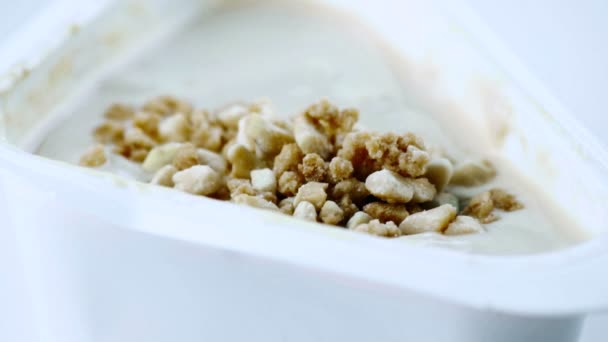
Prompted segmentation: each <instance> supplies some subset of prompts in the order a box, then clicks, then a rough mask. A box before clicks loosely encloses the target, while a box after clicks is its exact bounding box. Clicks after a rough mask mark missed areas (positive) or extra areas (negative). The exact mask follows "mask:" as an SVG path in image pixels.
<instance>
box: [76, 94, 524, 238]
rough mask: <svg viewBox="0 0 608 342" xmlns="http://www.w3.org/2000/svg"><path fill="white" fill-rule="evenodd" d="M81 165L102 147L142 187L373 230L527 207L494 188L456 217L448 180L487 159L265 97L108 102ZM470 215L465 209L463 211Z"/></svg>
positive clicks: (320, 107)
mask: <svg viewBox="0 0 608 342" xmlns="http://www.w3.org/2000/svg"><path fill="white" fill-rule="evenodd" d="M104 116H105V119H104V120H105V121H104V122H103V123H102V124H100V125H99V126H97V127H96V128H95V130H94V132H93V136H94V138H95V140H96V141H97V142H99V143H100V145H96V146H95V147H93V148H92V149H91V150H89V151H87V153H86V154H84V155H83V156H82V158H81V161H80V163H81V164H82V165H85V166H91V167H95V166H100V165H102V164H104V163H105V162H106V155H105V148H106V147H104V145H102V144H105V145H109V146H108V147H107V148H108V150H112V151H113V152H114V153H117V154H120V155H121V156H123V157H125V158H127V159H129V160H131V161H132V162H135V163H138V164H140V165H141V168H142V170H143V171H144V172H147V173H149V175H150V178H151V180H150V183H151V184H156V185H160V186H165V187H171V188H174V189H177V190H181V191H184V192H187V193H190V194H193V195H200V196H207V197H210V198H214V199H219V200H230V201H232V202H234V203H236V204H245V205H248V206H253V207H256V208H261V209H269V210H273V211H278V212H281V213H284V214H287V215H291V216H293V217H296V218H300V219H304V220H308V221H313V222H322V223H325V224H328V225H336V226H341V227H345V228H348V229H351V230H353V231H357V232H365V233H368V234H373V235H376V236H383V237H397V236H400V235H402V234H417V233H423V232H429V231H432V232H438V233H443V234H445V235H460V234H472V233H480V232H483V231H484V228H483V226H482V225H481V223H490V222H492V221H494V220H496V219H497V218H498V217H497V216H496V215H495V214H494V211H495V209H501V210H504V211H513V210H518V209H521V208H522V207H523V206H522V204H521V203H520V202H518V201H517V200H516V199H515V197H514V196H513V195H511V194H509V193H507V192H506V191H504V190H502V189H492V190H489V191H486V192H483V193H481V194H479V195H477V196H475V197H473V198H472V199H471V200H470V201H469V203H468V205H467V206H466V207H465V208H464V209H463V211H462V212H461V213H460V214H461V215H460V216H457V212H458V209H459V207H460V201H461V199H459V198H458V197H456V196H455V195H454V194H452V193H450V192H449V191H450V190H452V188H451V186H453V185H459V186H477V185H479V184H482V183H485V182H487V181H489V180H490V179H491V178H492V177H494V175H495V173H496V171H495V169H494V167H493V166H492V165H491V164H490V163H489V162H487V161H479V162H477V161H476V162H471V161H467V162H463V163H456V166H455V167H454V166H453V165H452V162H451V161H450V160H449V159H448V158H446V157H445V156H444V154H443V153H442V152H440V150H439V149H437V148H430V149H428V150H427V149H426V148H425V145H424V142H423V141H422V139H421V138H420V137H419V136H417V135H415V134H413V133H404V134H396V133H391V132H386V133H378V132H372V131H369V130H365V129H362V128H361V127H357V128H355V125H356V124H357V120H358V118H359V111H358V110H356V109H352V108H342V109H341V108H339V107H337V106H335V105H334V104H332V103H331V102H329V101H328V100H327V99H321V100H320V101H318V102H316V103H313V104H312V105H310V106H308V107H307V108H306V109H305V110H304V111H302V112H301V113H300V114H298V115H296V116H295V117H294V118H293V120H284V119H281V118H280V117H279V116H277V115H276V114H275V111H274V109H273V108H272V106H271V104H270V102H269V101H267V100H258V101H255V102H253V103H233V104H231V105H229V106H226V107H223V108H221V109H220V110H217V111H209V110H206V109H202V108H194V107H193V106H192V105H191V104H190V103H188V102H187V101H184V100H182V99H178V98H176V97H172V96H160V97H157V98H154V99H151V100H150V101H148V102H145V103H144V104H143V106H141V107H139V108H137V107H135V106H131V105H128V104H114V105H112V106H110V107H109V108H108V110H107V111H106V112H105V113H104ZM464 215H469V216H464Z"/></svg>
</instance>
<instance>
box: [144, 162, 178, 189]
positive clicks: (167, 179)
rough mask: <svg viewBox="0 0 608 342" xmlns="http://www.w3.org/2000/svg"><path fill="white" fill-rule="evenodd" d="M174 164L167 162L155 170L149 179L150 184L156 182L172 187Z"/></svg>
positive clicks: (175, 169) (175, 170)
mask: <svg viewBox="0 0 608 342" xmlns="http://www.w3.org/2000/svg"><path fill="white" fill-rule="evenodd" d="M177 171H178V170H177V168H175V166H173V165H171V164H168V165H165V166H163V167H161V168H160V169H158V171H156V173H155V174H154V177H152V180H151V181H150V184H156V185H161V186H167V187H173V175H174V174H175V173H176V172H177Z"/></svg>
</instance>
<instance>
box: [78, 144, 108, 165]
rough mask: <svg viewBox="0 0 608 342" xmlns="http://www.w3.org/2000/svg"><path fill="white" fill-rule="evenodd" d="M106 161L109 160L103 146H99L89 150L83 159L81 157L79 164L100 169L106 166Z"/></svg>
mask: <svg viewBox="0 0 608 342" xmlns="http://www.w3.org/2000/svg"><path fill="white" fill-rule="evenodd" d="M106 161H107V158H106V153H105V150H104V148H103V145H101V144H97V145H95V146H93V147H91V148H89V149H88V150H87V151H86V152H85V153H84V154H83V155H82V157H80V161H79V164H80V165H81V166H86V167H98V166H101V165H103V164H105V163H106Z"/></svg>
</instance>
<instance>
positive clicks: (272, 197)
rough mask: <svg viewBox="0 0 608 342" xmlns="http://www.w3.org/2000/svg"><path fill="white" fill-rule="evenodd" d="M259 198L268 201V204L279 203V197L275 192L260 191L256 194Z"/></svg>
mask: <svg viewBox="0 0 608 342" xmlns="http://www.w3.org/2000/svg"><path fill="white" fill-rule="evenodd" d="M256 196H257V197H260V198H263V199H265V200H267V201H268V202H272V203H275V204H276V203H277V202H278V200H279V199H278V197H277V194H276V193H274V192H270V191H261V192H260V191H258V192H257V194H256Z"/></svg>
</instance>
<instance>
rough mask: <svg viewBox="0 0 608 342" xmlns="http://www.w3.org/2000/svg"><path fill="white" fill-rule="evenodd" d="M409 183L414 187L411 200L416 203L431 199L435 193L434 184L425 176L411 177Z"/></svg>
mask: <svg viewBox="0 0 608 342" xmlns="http://www.w3.org/2000/svg"><path fill="white" fill-rule="evenodd" d="M410 183H411V185H412V186H413V188H414V197H412V201H414V202H416V203H423V202H429V201H432V200H433V198H434V197H435V194H437V190H435V186H434V185H433V184H431V183H430V182H429V180H428V179H426V178H416V179H412V180H411V182H410Z"/></svg>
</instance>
